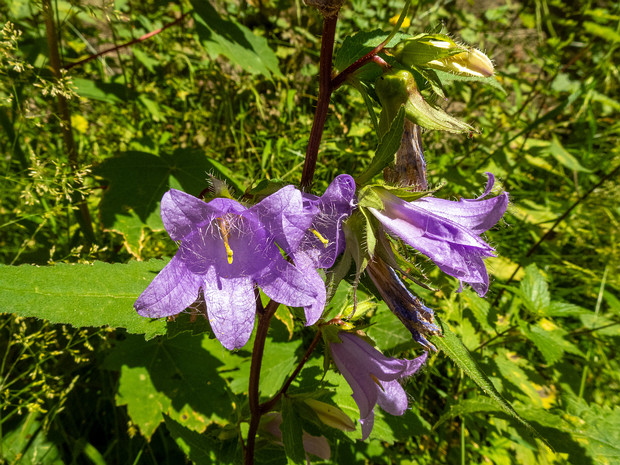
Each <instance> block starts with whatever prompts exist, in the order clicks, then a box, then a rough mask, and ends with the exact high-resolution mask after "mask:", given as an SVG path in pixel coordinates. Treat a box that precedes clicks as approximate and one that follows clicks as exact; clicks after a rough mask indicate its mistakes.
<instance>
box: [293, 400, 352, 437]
mask: <svg viewBox="0 0 620 465" xmlns="http://www.w3.org/2000/svg"><path fill="white" fill-rule="evenodd" d="M304 402H305V403H306V404H308V406H309V407H310V408H311V409H312V410H313V411H314V413H316V415H317V416H318V417H319V420H321V421H322V422H323V423H325V424H326V425H327V426H331V427H332V428H336V429H339V430H340V431H355V423H353V420H351V419H350V418H349V417H348V416H347V414H346V413H344V412H343V411H342V410H340V409H339V408H338V407H336V406H335V405H331V404H327V403H325V402H321V401H320V400H316V399H306V400H305V401H304Z"/></svg>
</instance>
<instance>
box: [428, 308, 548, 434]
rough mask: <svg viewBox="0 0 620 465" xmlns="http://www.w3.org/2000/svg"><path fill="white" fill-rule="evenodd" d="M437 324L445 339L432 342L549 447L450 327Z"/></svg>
mask: <svg viewBox="0 0 620 465" xmlns="http://www.w3.org/2000/svg"><path fill="white" fill-rule="evenodd" d="M437 322H438V323H439V325H440V326H441V330H442V333H443V337H439V336H432V338H431V342H432V343H433V344H435V345H436V346H437V347H438V348H439V349H440V350H441V351H442V352H444V353H445V354H446V355H447V356H448V357H450V359H452V361H453V362H455V363H456V364H457V366H458V367H459V368H461V369H462V370H463V372H464V373H465V374H466V375H467V376H469V377H470V378H471V379H472V380H473V381H474V382H475V383H476V384H477V385H478V387H480V389H482V390H483V391H484V392H485V394H487V395H488V396H489V397H490V398H491V399H493V400H494V401H495V402H497V404H498V405H499V406H500V407H501V408H502V410H504V411H505V412H506V413H508V414H509V415H510V416H512V417H513V418H514V419H515V420H516V421H517V422H518V423H519V424H520V425H521V426H523V427H525V429H526V430H527V431H528V432H529V433H530V434H532V435H533V436H535V437H537V438H539V439H541V440H542V441H543V442H545V443H546V444H547V445H549V443H548V442H547V440H546V439H545V438H544V437H543V436H541V434H540V433H539V432H538V431H536V429H534V427H533V426H532V425H531V424H530V423H528V422H527V421H526V420H525V419H524V418H523V417H522V416H521V415H519V414H518V413H517V411H516V410H515V409H514V408H513V407H512V405H510V402H508V401H507V400H506V399H504V397H502V395H501V394H500V393H499V391H498V390H497V389H496V388H495V386H494V385H493V383H492V382H491V380H490V379H489V377H488V376H487V375H486V374H485V373H484V372H483V371H482V369H481V368H480V366H478V363H477V362H476V361H475V360H474V358H473V357H472V355H471V353H470V352H469V350H467V348H466V347H465V346H464V345H463V343H462V342H461V341H460V340H459V338H458V337H457V336H456V334H454V333H453V332H452V330H451V329H450V327H449V326H448V325H447V324H446V323H444V322H443V321H441V320H439V318H437Z"/></svg>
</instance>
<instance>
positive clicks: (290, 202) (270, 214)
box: [251, 186, 318, 253]
mask: <svg viewBox="0 0 620 465" xmlns="http://www.w3.org/2000/svg"><path fill="white" fill-rule="evenodd" d="M251 209H252V210H254V211H256V212H257V213H258V214H259V215H260V217H261V220H262V221H263V223H264V224H265V225H266V227H267V229H269V232H270V233H271V234H272V235H273V236H274V238H275V240H276V242H277V243H278V244H279V245H280V246H281V247H282V248H283V249H284V250H285V251H286V252H287V253H291V252H292V251H294V250H296V249H297V247H298V246H299V243H300V242H301V240H302V239H303V237H304V235H305V234H306V231H307V230H308V228H310V225H311V224H312V219H313V218H314V216H315V215H316V214H317V213H318V209H317V208H316V207H314V206H309V207H306V208H304V201H303V198H302V194H301V192H300V191H299V190H298V189H296V188H295V187H294V186H285V187H283V188H282V189H280V190H279V191H277V192H275V193H274V194H271V195H270V196H269V197H266V198H265V199H263V200H262V201H261V202H259V203H258V204H256V205H255V206H253V207H252V208H251Z"/></svg>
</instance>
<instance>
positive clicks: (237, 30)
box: [191, 0, 282, 77]
mask: <svg viewBox="0 0 620 465" xmlns="http://www.w3.org/2000/svg"><path fill="white" fill-rule="evenodd" d="M191 3H192V6H193V7H194V11H193V16H194V19H195V20H196V30H197V32H198V37H199V38H200V40H201V41H202V44H203V45H204V47H205V49H206V50H207V53H208V54H209V55H210V56H211V57H212V58H217V57H218V56H219V55H222V56H224V57H226V58H227V59H228V60H230V61H231V62H232V63H234V64H235V65H237V66H240V67H241V68H243V69H244V70H245V71H247V72H249V73H252V74H262V75H264V76H267V77H271V76H275V77H282V73H281V72H280V68H279V67H278V57H277V56H276V54H275V53H274V51H273V50H272V49H271V48H270V47H269V44H268V43H267V39H265V38H264V37H260V36H257V35H256V34H254V33H253V32H252V31H251V30H250V29H248V28H247V27H245V26H244V25H242V24H239V23H238V22H236V21H234V20H232V19H224V18H222V17H221V16H220V15H219V14H218V12H217V11H216V10H215V8H213V6H212V5H211V4H210V3H209V2H208V1H207V0H192V1H191Z"/></svg>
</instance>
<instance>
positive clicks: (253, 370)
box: [244, 300, 280, 465]
mask: <svg viewBox="0 0 620 465" xmlns="http://www.w3.org/2000/svg"><path fill="white" fill-rule="evenodd" d="M279 305H280V304H279V303H278V302H275V301H273V300H271V301H269V303H268V304H267V306H266V307H265V309H264V311H262V312H258V328H257V329H256V338H255V339H254V349H253V350H252V363H251V365H250V385H249V388H248V398H249V402H250V413H251V415H252V417H251V418H250V429H249V431H248V438H247V441H246V445H245V450H244V454H245V457H244V463H245V465H253V463H254V446H255V444H256V432H257V431H258V425H259V422H260V417H261V415H262V411H261V408H260V404H259V402H258V401H259V397H258V396H259V392H258V384H259V381H260V368H261V365H262V362H263V353H264V351H265V340H266V339H267V331H268V330H269V322H270V321H271V317H272V316H273V315H274V313H276V310H277V309H278V306H279Z"/></svg>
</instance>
